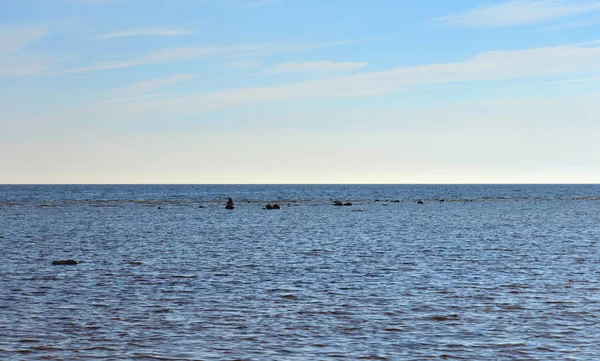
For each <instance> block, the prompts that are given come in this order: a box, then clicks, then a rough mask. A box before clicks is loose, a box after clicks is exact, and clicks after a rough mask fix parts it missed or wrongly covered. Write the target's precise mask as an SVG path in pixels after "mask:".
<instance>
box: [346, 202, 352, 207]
mask: <svg viewBox="0 0 600 361" xmlns="http://www.w3.org/2000/svg"><path fill="white" fill-rule="evenodd" d="M344 205H345V206H351V205H352V202H346V203H344Z"/></svg>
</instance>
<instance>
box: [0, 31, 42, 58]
mask: <svg viewBox="0 0 600 361" xmlns="http://www.w3.org/2000/svg"><path fill="white" fill-rule="evenodd" d="M46 34H47V31H46V29H44V28H43V27H40V26H28V25H25V26H0V56H1V55H6V54H12V53H15V52H17V51H19V50H21V49H23V48H25V47H26V46H28V45H30V44H32V43H35V42H36V41H38V40H40V39H41V38H43V37H44V36H46Z"/></svg>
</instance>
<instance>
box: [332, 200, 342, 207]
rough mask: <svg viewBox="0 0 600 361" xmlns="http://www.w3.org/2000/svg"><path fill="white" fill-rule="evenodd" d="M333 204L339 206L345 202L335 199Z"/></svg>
mask: <svg viewBox="0 0 600 361" xmlns="http://www.w3.org/2000/svg"><path fill="white" fill-rule="evenodd" d="M333 205H334V206H337V207H339V206H343V205H344V203H342V202H340V201H335V202H333Z"/></svg>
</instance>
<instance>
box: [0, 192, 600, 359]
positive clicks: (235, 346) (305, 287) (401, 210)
mask: <svg viewBox="0 0 600 361" xmlns="http://www.w3.org/2000/svg"><path fill="white" fill-rule="evenodd" d="M227 197H232V198H233V199H234V201H236V204H237V207H236V209H235V210H233V211H227V210H225V209H224V204H225V200H226V198H227ZM418 199H423V200H424V201H425V204H417V203H416V200H418ZM440 199H444V202H440V201H439V200H440ZM334 200H341V201H343V202H352V203H353V205H352V206H347V207H335V206H333V205H332V202H333V201H334ZM269 201H280V202H283V205H284V206H283V208H282V209H281V210H272V211H267V210H263V206H264V205H265V204H266V203H267V202H269ZM200 205H201V206H202V207H203V208H200V207H199V206H200ZM599 240H600V186H596V185H586V186H583V185H556V186H551V185H539V186H535V185H523V186H519V185H510V186H500V185H498V186H484V185H480V186H470V185H456V186H417V185H413V186H403V185H398V186H341V185H340V186H0V245H1V251H2V252H1V253H0V254H1V256H0V257H1V258H0V260H1V262H0V289H1V291H0V360H93V359H98V360H129V359H132V360H136V359H139V360H439V359H463V360H569V359H571V360H598V359H600V322H599V321H600V319H599V318H600V255H599V248H600V243H598V241H599ZM57 259H75V260H77V261H78V262H79V264H78V265H76V266H53V265H52V261H53V260H57Z"/></svg>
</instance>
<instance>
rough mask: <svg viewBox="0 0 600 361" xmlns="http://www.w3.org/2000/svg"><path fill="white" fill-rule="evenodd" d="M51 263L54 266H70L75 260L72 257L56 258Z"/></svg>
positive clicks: (75, 262) (74, 263)
mask: <svg viewBox="0 0 600 361" xmlns="http://www.w3.org/2000/svg"><path fill="white" fill-rule="evenodd" d="M52 264H53V265H54V266H72V265H76V264H77V261H75V260H74V259H57V260H55V261H52Z"/></svg>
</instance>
